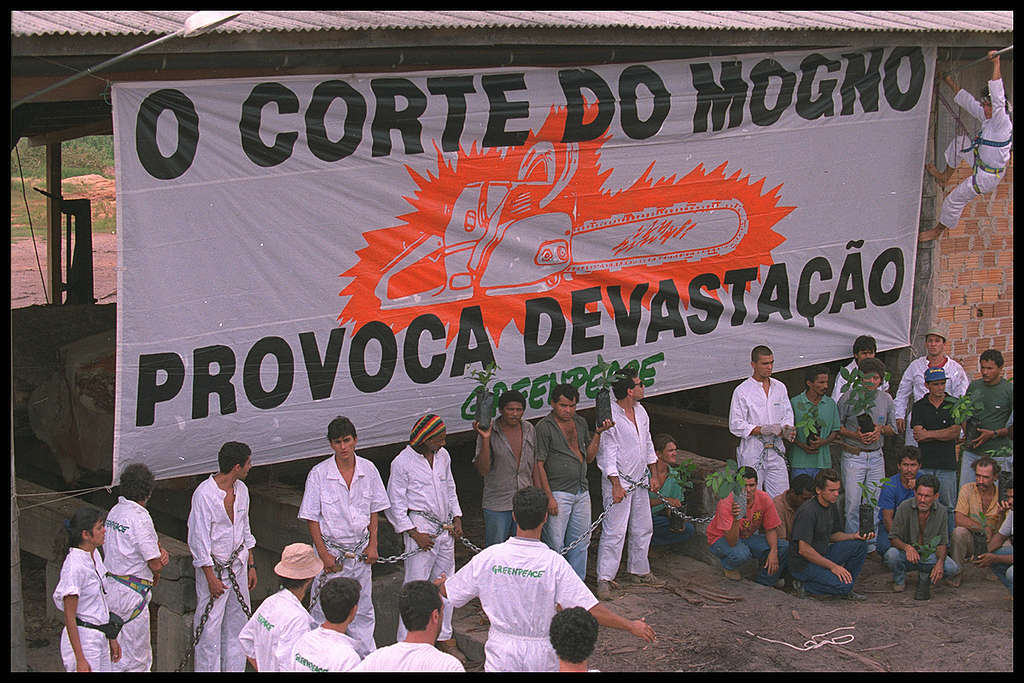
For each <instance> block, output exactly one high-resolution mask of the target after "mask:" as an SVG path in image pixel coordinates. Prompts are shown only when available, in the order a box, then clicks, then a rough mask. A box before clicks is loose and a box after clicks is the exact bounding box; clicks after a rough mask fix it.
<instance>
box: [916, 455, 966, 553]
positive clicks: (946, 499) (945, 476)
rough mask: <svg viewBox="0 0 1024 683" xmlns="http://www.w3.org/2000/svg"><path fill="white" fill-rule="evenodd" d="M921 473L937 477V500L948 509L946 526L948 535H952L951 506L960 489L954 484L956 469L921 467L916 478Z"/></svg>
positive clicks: (954, 523) (954, 526)
mask: <svg viewBox="0 0 1024 683" xmlns="http://www.w3.org/2000/svg"><path fill="white" fill-rule="evenodd" d="M922 474H934V475H935V476H936V477H938V479H939V502H940V503H942V504H943V505H945V506H946V509H948V510H949V527H948V528H949V535H950V537H952V536H953V529H955V528H956V518H955V517H954V516H953V508H955V507H956V497H957V495H958V494H959V493H960V489H959V488H957V485H956V470H937V469H934V468H931V467H929V468H927V469H925V468H924V467H922V468H921V469H920V470H919V471H918V473H917V478H918V479H920V478H921V475H922Z"/></svg>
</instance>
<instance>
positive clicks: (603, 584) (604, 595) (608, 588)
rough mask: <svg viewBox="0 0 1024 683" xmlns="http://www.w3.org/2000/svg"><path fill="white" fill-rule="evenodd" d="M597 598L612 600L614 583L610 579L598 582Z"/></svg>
mask: <svg viewBox="0 0 1024 683" xmlns="http://www.w3.org/2000/svg"><path fill="white" fill-rule="evenodd" d="M597 599H598V600H611V599H612V584H611V583H609V582H608V581H598V582H597Z"/></svg>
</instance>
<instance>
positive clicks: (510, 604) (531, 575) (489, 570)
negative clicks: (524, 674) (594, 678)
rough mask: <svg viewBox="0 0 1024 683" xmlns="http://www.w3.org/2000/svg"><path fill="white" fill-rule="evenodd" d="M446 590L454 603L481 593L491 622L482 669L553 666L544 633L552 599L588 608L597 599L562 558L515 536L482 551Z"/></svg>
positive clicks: (551, 650)
mask: <svg viewBox="0 0 1024 683" xmlns="http://www.w3.org/2000/svg"><path fill="white" fill-rule="evenodd" d="M445 591H446V592H447V593H448V599H449V600H451V602H452V604H453V605H454V606H456V607H461V606H462V605H465V604H466V603H467V602H469V601H470V600H472V599H473V598H475V597H479V598H480V604H481V606H482V607H483V609H484V613H485V614H486V615H487V618H488V620H490V622H491V627H490V630H489V631H488V633H487V644H486V645H485V646H484V655H485V660H484V670H485V671H558V657H557V656H556V655H555V650H554V648H552V647H551V641H550V638H549V636H548V629H549V627H550V625H551V618H552V617H554V616H555V604H556V603H557V604H559V605H561V606H562V608H563V609H567V608H569V607H582V608H583V609H586V610H589V609H591V608H592V607H594V605H596V604H597V603H598V600H597V598H596V597H594V594H593V593H591V592H590V589H589V588H587V587H586V585H585V584H584V583H583V581H582V580H581V579H580V577H579V576H577V575H576V572H575V571H573V569H572V567H571V566H570V565H569V563H568V562H567V561H566V559H565V558H564V557H562V556H561V555H559V554H558V553H556V552H555V551H553V550H552V549H551V548H549V547H547V545H545V544H544V543H543V542H542V541H540V540H534V539H530V538H522V537H520V536H513V537H512V538H510V539H508V540H507V541H505V542H504V543H499V544H497V545H492V546H489V547H487V548H484V549H483V550H481V551H480V552H479V553H478V554H477V555H475V556H474V557H473V559H471V560H470V561H469V563H468V564H466V565H465V566H464V567H462V569H460V570H459V571H457V572H456V573H455V576H452V577H451V578H449V579H448V580H447V581H445Z"/></svg>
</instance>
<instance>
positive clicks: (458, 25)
mask: <svg viewBox="0 0 1024 683" xmlns="http://www.w3.org/2000/svg"><path fill="white" fill-rule="evenodd" d="M190 13H191V12H188V11H163V12H159V11H158V12H139V11H14V12H11V35H12V36H33V35H53V34H70V35H90V34H91V35H131V34H157V35H162V34H165V33H170V32H172V31H176V30H177V29H179V28H181V26H182V23H183V22H184V20H185V18H186V17H187V16H188V15H189V14H190ZM500 28H509V29H515V28H549V29H550V28H565V29H571V28H578V29H579V28H631V29H688V30H735V31H778V30H790V31H792V30H824V31H907V32H933V31H934V32H961V31H969V32H972V31H973V32H1007V31H1012V30H1013V12H1012V11H984V12H982V11H978V12H968V11H936V12H924V11H889V12H882V11H864V12H856V11H836V12H828V11H724V10H723V11H719V12H714V11H701V12H653V11H636V12H621V11H616V12H605V11H548V12H527V11H512V10H507V11H503V10H498V11H491V12H483V11H445V12H437V11H430V12H428V11H380V12H369V11H344V12H342V11H337V12H314V11H296V12H290V11H278V12H244V13H243V14H242V15H241V16H240V17H238V18H236V19H234V20H233V21H231V22H229V23H227V24H225V25H224V26H222V27H220V28H219V29H216V31H220V32H227V33H248V32H266V31H327V30H351V31H368V30H373V29H500Z"/></svg>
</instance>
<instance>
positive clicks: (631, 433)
mask: <svg viewBox="0 0 1024 683" xmlns="http://www.w3.org/2000/svg"><path fill="white" fill-rule="evenodd" d="M634 417H635V418H636V424H635V425H634V424H633V422H632V421H631V420H630V419H629V418H628V417H627V416H626V411H625V410H623V409H622V406H620V405H619V403H618V402H617V401H612V421H613V422H614V423H615V424H614V425H613V426H612V428H611V429H609V430H608V431H606V432H604V433H603V434H602V435H601V441H600V444H599V446H598V450H597V466H598V467H599V468H600V470H601V475H602V476H601V499H602V502H603V504H604V509H605V510H607V511H608V514H607V515H606V516H605V518H604V521H603V522H602V526H601V539H600V541H599V542H598V546H597V578H598V580H599V581H611V580H613V579H614V578H615V575H616V574H617V573H618V571H619V562H620V561H621V559H622V546H623V544H624V542H625V541H626V536H627V533H628V536H629V551H628V556H627V560H626V570H627V571H628V572H629V573H630V574H636V575H637V576H643V575H644V574H648V573H649V572H650V571H651V564H650V562H649V561H648V559H647V552H648V550H649V548H650V545H651V536H652V535H653V533H654V522H653V520H652V518H651V504H650V502H649V497H648V494H647V490H646V489H643V488H639V487H638V488H636V489H634V490H633V491H630V492H629V493H627V494H626V497H625V498H623V499H622V501H620V502H619V503H616V504H615V505H612V483H611V481H609V480H608V477H610V476H617V477H619V483H620V484H621V485H622V488H624V489H628V488H629V487H630V486H631V484H630V483H629V482H628V481H626V477H628V478H629V479H631V480H632V481H635V482H644V483H646V482H647V478H648V469H647V466H648V465H649V464H651V463H655V462H657V461H658V454H657V453H655V451H654V444H653V443H652V442H651V421H650V418H649V417H648V416H647V411H646V410H644V407H643V406H642V405H640V404H639V403H637V404H635V410H634Z"/></svg>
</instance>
